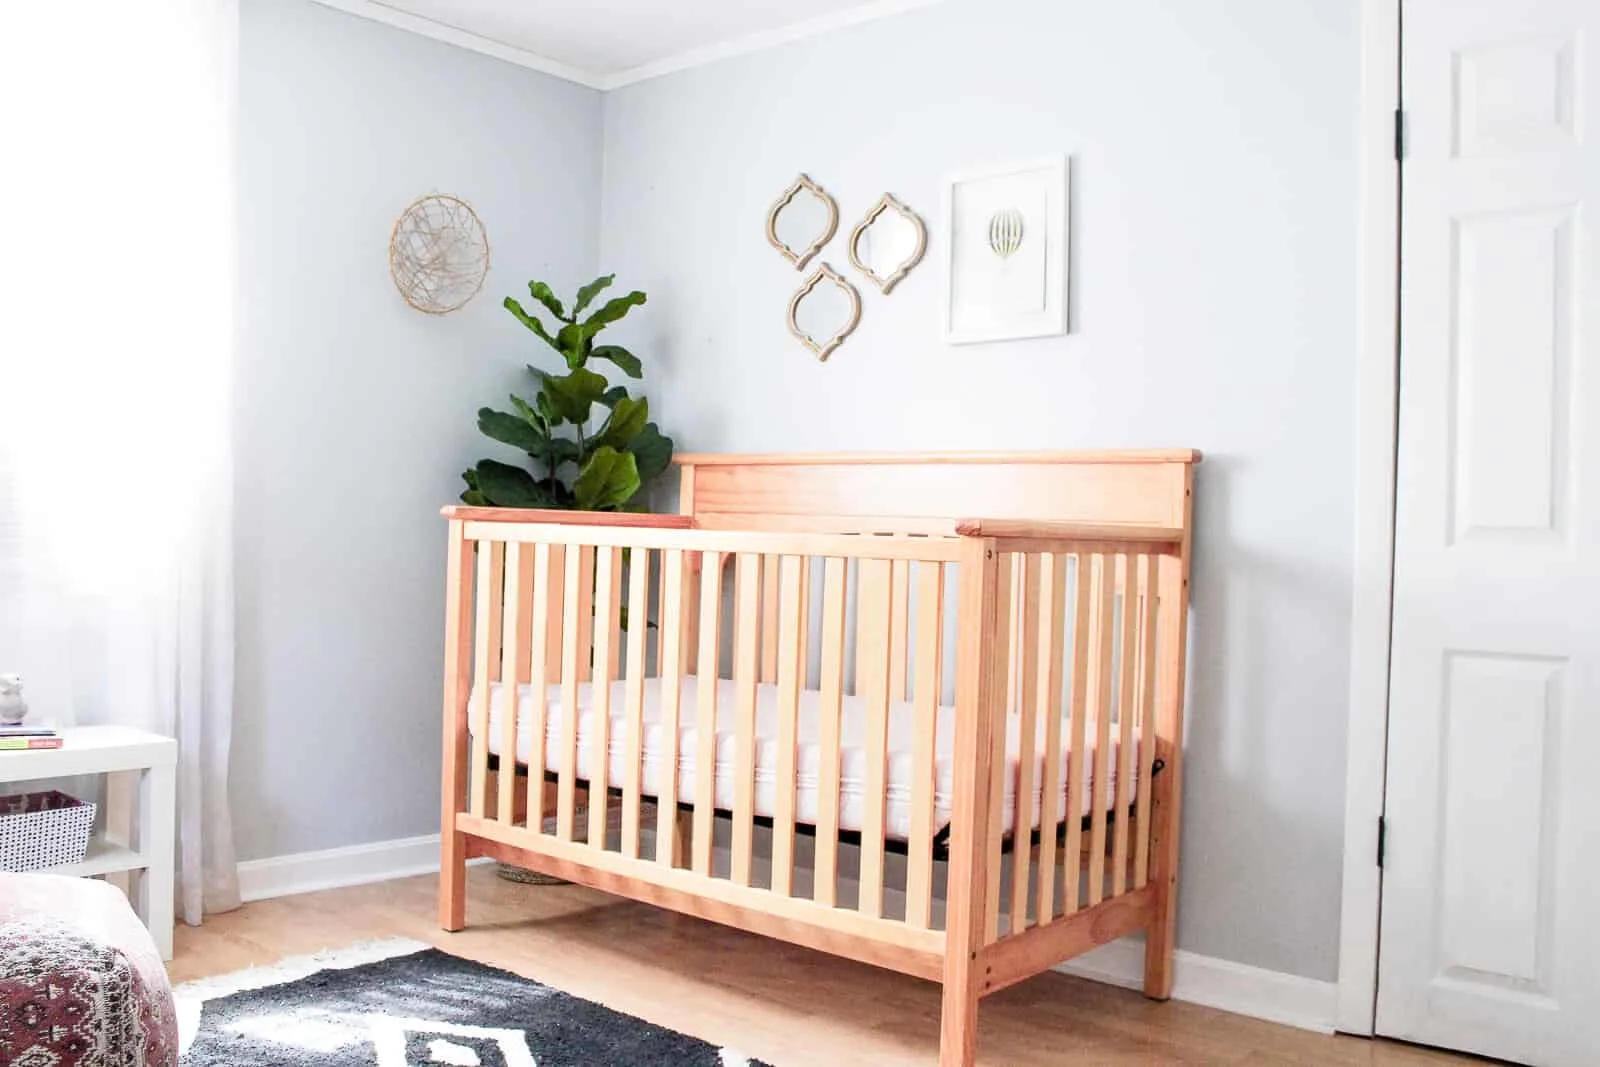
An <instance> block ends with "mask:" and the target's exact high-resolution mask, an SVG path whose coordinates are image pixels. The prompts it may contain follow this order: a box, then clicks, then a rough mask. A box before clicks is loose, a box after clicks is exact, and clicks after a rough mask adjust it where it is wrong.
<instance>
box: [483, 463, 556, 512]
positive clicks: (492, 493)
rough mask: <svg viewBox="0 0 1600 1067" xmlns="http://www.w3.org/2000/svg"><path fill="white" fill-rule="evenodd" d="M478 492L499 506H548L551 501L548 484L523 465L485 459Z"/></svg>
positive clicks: (495, 505)
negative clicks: (546, 487) (536, 479)
mask: <svg viewBox="0 0 1600 1067" xmlns="http://www.w3.org/2000/svg"><path fill="white" fill-rule="evenodd" d="M477 475H478V491H479V492H480V493H482V494H483V497H484V499H485V500H487V501H489V503H490V504H491V505H492V506H494V507H497V508H544V507H549V506H550V504H551V500H550V495H549V494H548V493H547V492H546V491H545V487H544V486H543V485H541V484H540V483H539V482H537V481H535V480H534V477H533V475H531V474H529V473H528V472H527V471H526V470H524V469H523V468H521V467H513V466H512V465H511V464H509V463H500V462H498V461H496V460H492V459H485V460H481V461H480V462H479V463H478V467H477Z"/></svg>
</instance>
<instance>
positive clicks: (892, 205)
mask: <svg viewBox="0 0 1600 1067" xmlns="http://www.w3.org/2000/svg"><path fill="white" fill-rule="evenodd" d="M885 211H893V212H894V213H895V214H896V215H899V216H900V217H901V218H903V219H905V220H906V222H908V223H910V224H911V228H912V229H913V230H914V231H916V235H917V244H916V247H915V248H913V249H912V250H911V254H910V255H909V256H907V257H906V258H905V259H903V260H901V261H900V263H899V264H898V265H897V266H896V267H895V268H894V269H893V270H892V271H890V272H889V273H888V275H887V276H885V275H881V274H879V273H878V272H877V271H875V270H873V269H872V268H871V267H870V266H868V265H867V263H866V261H865V260H863V259H862V258H861V250H860V245H861V239H862V238H863V237H865V236H866V235H867V231H868V230H870V229H872V227H873V224H874V223H876V222H877V221H878V219H880V218H882V217H883V213H884V212H885ZM927 251H928V227H927V226H926V225H925V224H924V223H923V221H922V218H921V217H920V216H919V215H918V214H917V213H916V212H915V211H912V210H911V209H910V208H908V207H906V206H905V205H904V204H902V203H901V202H900V201H899V200H896V199H895V198H894V196H893V195H891V194H889V193H884V194H883V197H882V199H880V200H879V201H878V202H877V203H876V204H874V205H873V207H872V210H871V211H868V212H867V213H866V215H865V216H864V217H863V218H862V219H861V221H860V222H858V223H856V228H855V229H853V230H851V231H850V246H849V255H850V265H851V266H852V267H854V268H855V269H856V270H858V271H860V272H861V274H862V275H863V276H864V277H865V278H866V279H867V280H868V281H870V282H871V283H872V284H873V285H876V286H877V287H878V289H879V291H880V292H882V293H883V294H884V295H885V296H887V295H888V294H889V293H890V292H891V291H892V290H893V289H894V287H895V286H896V285H898V284H899V283H900V279H902V278H904V277H905V276H906V275H907V274H910V273H911V268H913V267H915V266H916V265H917V264H918V263H921V262H922V257H923V255H924V254H926V252H927Z"/></svg>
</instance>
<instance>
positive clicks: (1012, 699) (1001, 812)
mask: <svg viewBox="0 0 1600 1067" xmlns="http://www.w3.org/2000/svg"><path fill="white" fill-rule="evenodd" d="M1018 559H1019V557H1018V556H1017V554H1016V553H1015V552H1006V553H1003V554H1002V555H1001V557H1000V576H999V582H1000V587H999V601H1000V604H999V612H998V613H997V615H996V618H997V619H998V629H999V633H998V635H997V636H998V641H999V645H998V648H997V651H998V652H999V660H998V662H1000V663H1002V664H1005V668H1004V670H1005V677H1006V689H1005V693H1006V703H1005V710H1004V712H1003V714H1002V716H1001V719H1000V726H999V728H997V729H996V730H995V731H994V752H993V755H992V759H993V761H994V762H993V764H992V765H993V767H994V773H993V774H992V775H991V776H990V778H989V844H988V854H989V872H988V875H989V886H988V892H987V893H985V895H984V900H985V901H986V902H987V908H988V914H987V916H986V922H987V925H986V927H985V938H986V943H987V944H993V943H994V942H995V941H996V940H998V939H999V937H1000V904H1001V901H1000V870H1001V868H1002V867H1003V866H1004V864H1005V850H1004V844H1005V826H1004V820H1005V802H1006V796H1005V779H1006V776H1007V774H1009V773H1010V771H1009V767H1008V761H1007V759H1006V733H1007V732H1008V731H1007V729H1006V726H1007V724H1008V723H1009V722H1010V717H1011V715H1012V713H1013V712H1014V711H1015V710H1016V707H1017V664H1016V651H1017V601H1018V599H1019V592H1020V589H1019V583H1020V582H1021V580H1022V572H1021V569H1020V566H1019V563H1018ZM1014 856H1015V853H1013V857H1014Z"/></svg>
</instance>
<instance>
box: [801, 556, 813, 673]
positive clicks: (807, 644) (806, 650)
mask: <svg viewBox="0 0 1600 1067" xmlns="http://www.w3.org/2000/svg"><path fill="white" fill-rule="evenodd" d="M798 558H799V560H800V688H801V689H805V688H806V687H807V686H809V685H810V684H811V567H812V564H813V563H815V562H816V561H815V560H814V559H812V557H810V556H800V557H798Z"/></svg>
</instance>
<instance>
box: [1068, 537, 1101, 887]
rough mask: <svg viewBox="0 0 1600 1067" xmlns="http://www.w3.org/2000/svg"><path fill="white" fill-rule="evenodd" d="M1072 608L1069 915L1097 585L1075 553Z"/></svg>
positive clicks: (1090, 559)
mask: <svg viewBox="0 0 1600 1067" xmlns="http://www.w3.org/2000/svg"><path fill="white" fill-rule="evenodd" d="M1073 560H1074V562H1073V597H1072V599H1073V603H1074V605H1075V606H1074V607H1073V609H1072V734H1071V741H1070V743H1069V745H1068V748H1067V753H1068V756H1067V816H1066V822H1067V840H1066V843H1065V844H1064V845H1063V846H1062V851H1061V861H1062V864H1063V866H1064V867H1065V868H1066V871H1065V875H1066V878H1065V882H1064V883H1063V893H1064V896H1063V898H1062V901H1061V904H1062V910H1063V912H1064V914H1067V915H1071V914H1072V913H1073V912H1075V911H1077V910H1078V908H1079V906H1080V903H1081V901H1082V899H1083V896H1082V893H1081V888H1082V887H1081V886H1080V885H1079V882H1080V878H1079V871H1080V870H1081V868H1082V862H1083V804H1084V798H1086V797H1087V796H1088V795H1089V794H1088V790H1086V789H1085V788H1084V765H1085V762H1086V760H1085V756H1086V754H1087V753H1086V749H1087V747H1088V732H1089V730H1088V723H1089V675H1090V668H1089V631H1090V629H1092V627H1091V625H1090V620H1091V619H1092V618H1093V611H1092V607H1093V605H1094V604H1095V603H1098V601H1097V600H1096V599H1095V597H1096V596H1097V595H1098V594H1096V593H1095V592H1094V590H1095V588H1096V587H1097V585H1098V583H1099V580H1100V579H1099V574H1098V570H1099V568H1098V565H1097V561H1098V557H1095V556H1090V555H1086V554H1083V553H1079V554H1078V555H1076V556H1074V557H1073Z"/></svg>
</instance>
